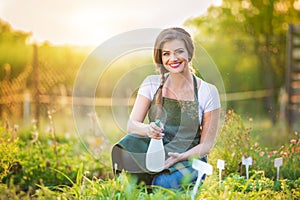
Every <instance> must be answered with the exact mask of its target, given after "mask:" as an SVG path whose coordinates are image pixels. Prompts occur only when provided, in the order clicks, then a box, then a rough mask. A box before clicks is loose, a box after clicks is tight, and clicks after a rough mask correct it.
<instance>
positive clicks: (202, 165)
mask: <svg viewBox="0 0 300 200" xmlns="http://www.w3.org/2000/svg"><path fill="white" fill-rule="evenodd" d="M192 167H193V168H194V169H195V170H197V171H198V177H197V180H196V184H195V186H194V189H193V193H192V196H191V198H192V200H194V199H195V196H196V193H197V190H198V187H199V185H200V181H201V179H202V177H203V175H204V174H206V175H211V174H212V172H213V167H212V166H211V165H210V164H208V163H206V162H203V161H201V160H197V159H194V160H193V165H192Z"/></svg>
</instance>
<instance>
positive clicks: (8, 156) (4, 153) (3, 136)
mask: <svg viewBox="0 0 300 200" xmlns="http://www.w3.org/2000/svg"><path fill="white" fill-rule="evenodd" d="M17 143H18V139H13V138H12V135H11V133H9V132H7V131H6V130H5V129H4V128H0V158H1V159H0V180H2V179H3V178H4V177H6V176H7V175H8V174H9V172H10V171H11V170H13V168H14V166H15V165H16V163H17V161H18V159H17V158H16V156H15V155H16V154H18V153H19V152H20V149H19V147H18V145H17Z"/></svg>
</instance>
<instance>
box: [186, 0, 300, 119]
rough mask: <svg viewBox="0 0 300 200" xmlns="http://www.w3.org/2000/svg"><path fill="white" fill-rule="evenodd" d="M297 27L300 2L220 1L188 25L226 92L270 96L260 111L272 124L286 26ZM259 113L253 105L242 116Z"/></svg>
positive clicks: (283, 62)
mask: <svg viewBox="0 0 300 200" xmlns="http://www.w3.org/2000/svg"><path fill="white" fill-rule="evenodd" d="M299 22H300V1H299V0H223V3H222V5H221V6H219V7H211V8H210V9H209V10H208V12H207V14H206V15H204V16H199V17H196V18H193V19H190V20H188V21H187V22H186V25H187V26H190V27H192V28H193V30H196V32H197V35H196V38H197V39H198V40H199V41H200V42H201V44H202V45H203V46H204V47H205V48H206V49H207V51H208V52H209V54H210V55H211V56H212V58H213V60H214V61H215V62H216V64H217V66H218V67H219V70H220V72H221V74H222V77H223V80H224V82H225V88H226V92H228V93H230V92H238V91H248V90H260V89H267V90H268V91H269V92H268V94H269V95H268V96H267V97H266V98H264V99H262V100H263V104H264V106H263V107H261V109H262V110H263V112H262V113H266V114H267V113H268V115H269V117H270V119H271V120H272V122H273V123H275V122H276V120H277V117H278V114H279V113H278V111H279V106H280V105H279V103H278V99H279V94H280V88H282V87H284V84H285V72H286V34H287V29H288V24H289V23H299ZM240 104H241V102H240V101H237V102H236V101H232V102H228V107H231V108H239V107H240V108H241V106H238V105H240ZM257 107H259V105H258V104H257V103H251V105H247V106H244V107H243V108H242V110H243V111H249V110H251V109H252V110H253V109H254V110H256V109H255V108H257Z"/></svg>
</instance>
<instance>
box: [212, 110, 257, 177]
mask: <svg viewBox="0 0 300 200" xmlns="http://www.w3.org/2000/svg"><path fill="white" fill-rule="evenodd" d="M249 150H250V129H249V128H246V126H245V125H244V122H243V120H242V118H241V116H239V115H238V114H236V113H235V112H234V111H232V110H229V111H228V112H227V114H226V116H225V124H224V126H223V127H222V129H221V131H220V133H219V135H218V138H217V142H216V145H215V147H214V149H213V151H212V153H211V155H210V156H211V157H212V158H215V159H222V160H225V161H226V167H225V168H226V172H225V176H226V175H228V174H231V173H234V172H237V171H239V172H241V160H242V157H243V156H245V157H247V156H251V153H250V152H249ZM212 162H213V161H212Z"/></svg>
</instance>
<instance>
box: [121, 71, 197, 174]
mask: <svg viewBox="0 0 300 200" xmlns="http://www.w3.org/2000/svg"><path fill="white" fill-rule="evenodd" d="M193 82H194V101H181V100H175V99H170V98H165V97H163V111H164V115H163V116H165V117H164V119H161V121H163V122H164V134H165V135H164V137H163V143H164V148H165V152H166V159H167V158H168V152H176V153H182V152H185V151H187V150H189V149H191V148H193V147H194V146H196V145H198V144H199V142H200V137H201V129H200V125H199V109H198V89H197V81H196V77H195V76H193ZM155 96H156V94H155V95H154V98H153V101H152V102H151V106H150V109H149V112H148V118H149V121H150V122H153V121H155V116H156V107H155V99H156V98H155ZM150 139H151V138H149V137H143V136H139V135H137V134H127V135H126V136H125V137H124V138H123V139H121V140H120V141H119V142H118V143H117V146H119V147H120V148H122V149H124V151H127V152H128V153H129V154H130V155H131V156H132V158H133V160H134V161H135V162H136V163H137V165H138V166H139V167H140V168H141V170H142V171H143V172H144V173H149V174H153V173H152V172H150V171H148V170H147V168H146V166H145V158H146V152H147V149H148V145H149V142H150ZM191 164H192V163H191V162H190V161H181V162H178V163H176V164H175V165H173V166H171V167H169V168H168V169H166V170H164V171H163V172H169V173H172V172H174V171H176V170H180V169H182V168H185V167H188V166H191Z"/></svg>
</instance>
